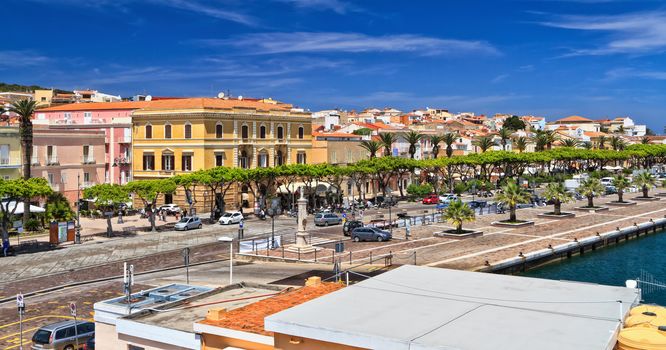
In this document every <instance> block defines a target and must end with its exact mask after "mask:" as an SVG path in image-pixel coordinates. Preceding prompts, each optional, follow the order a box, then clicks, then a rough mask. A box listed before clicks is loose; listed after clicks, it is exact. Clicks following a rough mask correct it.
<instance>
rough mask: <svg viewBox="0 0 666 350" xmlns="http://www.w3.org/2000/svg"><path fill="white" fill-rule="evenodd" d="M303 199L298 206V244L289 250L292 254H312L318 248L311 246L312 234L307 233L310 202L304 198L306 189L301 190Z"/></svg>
mask: <svg viewBox="0 0 666 350" xmlns="http://www.w3.org/2000/svg"><path fill="white" fill-rule="evenodd" d="M300 192H301V197H300V198H299V199H298V200H297V201H296V203H297V204H298V223H297V231H296V244H294V245H292V246H290V247H288V248H287V251H290V252H300V253H311V252H313V251H314V250H315V249H316V248H315V247H313V246H312V245H311V244H310V234H309V233H308V232H307V222H308V219H307V218H308V200H307V199H306V198H305V197H304V196H303V193H304V188H303V187H301V188H300Z"/></svg>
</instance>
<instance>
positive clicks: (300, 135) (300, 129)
mask: <svg viewBox="0 0 666 350" xmlns="http://www.w3.org/2000/svg"><path fill="white" fill-rule="evenodd" d="M304 136H305V128H304V127H302V126H299V127H298V138H299V139H301V140H302V139H303V137H304Z"/></svg>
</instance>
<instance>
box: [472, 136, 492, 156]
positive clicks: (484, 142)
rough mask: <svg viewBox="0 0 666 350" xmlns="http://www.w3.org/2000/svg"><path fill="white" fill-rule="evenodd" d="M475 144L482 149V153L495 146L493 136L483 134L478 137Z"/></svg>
mask: <svg viewBox="0 0 666 350" xmlns="http://www.w3.org/2000/svg"><path fill="white" fill-rule="evenodd" d="M474 144H475V145H476V146H477V147H479V148H480V149H481V153H483V152H485V151H487V150H489V149H490V148H492V147H493V146H495V142H493V138H492V137H490V136H481V137H479V138H478V139H476V141H475V142H474Z"/></svg>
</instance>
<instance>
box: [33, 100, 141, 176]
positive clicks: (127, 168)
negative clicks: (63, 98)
mask: <svg viewBox="0 0 666 350" xmlns="http://www.w3.org/2000/svg"><path fill="white" fill-rule="evenodd" d="M149 104H150V102H148V101H139V102H100V103H73V104H67V105H62V106H56V107H50V108H44V109H40V110H38V111H37V112H36V113H35V120H34V124H35V125H49V127H50V129H63V130H82V131H84V130H89V131H95V130H97V131H102V132H103V134H104V145H103V146H102V147H101V148H102V150H103V154H104V156H103V157H100V159H97V160H96V162H98V163H99V164H103V165H104V172H103V176H102V178H101V179H100V180H99V182H101V183H104V182H106V183H115V184H124V183H127V182H128V181H130V180H131V179H132V173H131V169H132V166H131V163H132V159H131V154H132V149H131V148H132V117H131V115H132V112H133V111H134V110H136V109H139V108H143V107H146V106H148V105H149ZM79 146H83V144H80V145H79ZM79 148H80V147H79ZM78 154H79V155H80V153H78Z"/></svg>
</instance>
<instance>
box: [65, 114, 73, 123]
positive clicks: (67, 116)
mask: <svg viewBox="0 0 666 350" xmlns="http://www.w3.org/2000/svg"><path fill="white" fill-rule="evenodd" d="M70 120H72V113H69V112H65V121H66V122H67V123H69V121H70Z"/></svg>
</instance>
